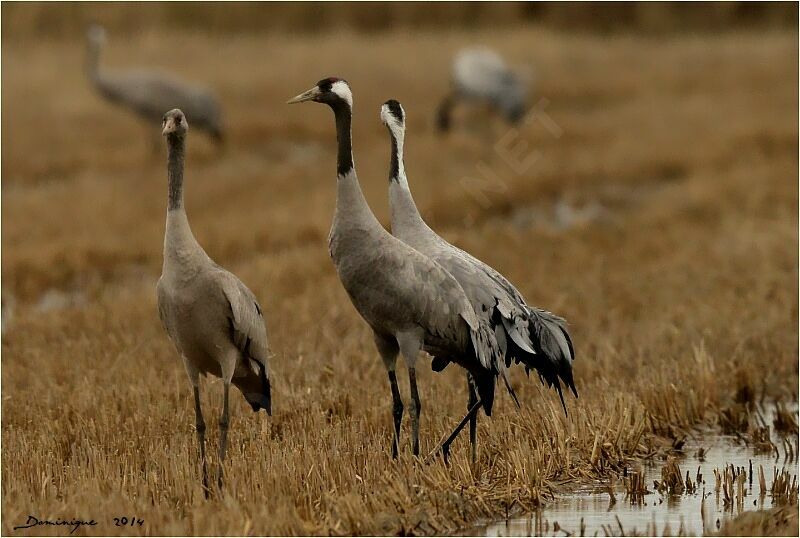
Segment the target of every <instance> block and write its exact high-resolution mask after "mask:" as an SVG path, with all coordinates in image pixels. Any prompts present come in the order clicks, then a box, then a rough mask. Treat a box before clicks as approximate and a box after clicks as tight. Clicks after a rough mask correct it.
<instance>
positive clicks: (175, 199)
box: [164, 135, 205, 269]
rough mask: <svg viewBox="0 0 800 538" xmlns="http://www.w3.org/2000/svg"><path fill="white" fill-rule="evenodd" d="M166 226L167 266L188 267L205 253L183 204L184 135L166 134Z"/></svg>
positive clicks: (165, 250)
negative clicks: (167, 187)
mask: <svg viewBox="0 0 800 538" xmlns="http://www.w3.org/2000/svg"><path fill="white" fill-rule="evenodd" d="M167 144H168V158H167V177H168V184H169V189H168V195H167V229H166V233H165V235H164V266H165V268H166V267H173V266H174V267H178V268H184V269H185V268H189V267H190V266H191V264H189V263H187V262H188V261H190V260H192V259H193V258H194V257H196V256H198V255H201V254H200V253H202V256H203V257H205V252H204V251H203V249H202V248H201V247H200V245H199V244H198V243H197V240H196V239H195V238H194V234H192V229H191V228H190V227H189V219H188V217H187V216H186V210H185V209H184V206H183V163H184V155H185V150H186V139H185V138H184V137H181V136H176V135H169V136H168V137H167Z"/></svg>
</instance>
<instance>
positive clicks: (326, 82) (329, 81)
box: [317, 77, 346, 92]
mask: <svg viewBox="0 0 800 538" xmlns="http://www.w3.org/2000/svg"><path fill="white" fill-rule="evenodd" d="M340 80H341V81H344V79H341V78H339V77H328V78H323V79H322V80H320V81H319V82H317V87H319V89H320V90H321V91H323V92H329V91H331V87H332V86H333V84H334V83H335V82H339V81H340ZM345 82H346V81H345Z"/></svg>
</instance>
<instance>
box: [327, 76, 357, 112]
mask: <svg viewBox="0 0 800 538" xmlns="http://www.w3.org/2000/svg"><path fill="white" fill-rule="evenodd" d="M331 91H332V92H333V93H335V94H336V95H338V96H339V97H341V98H342V99H344V100H345V101H346V102H347V104H348V105H350V108H352V107H353V94H352V93H351V92H350V87H349V86H348V85H347V83H345V82H343V81H341V80H338V81H336V82H334V83H333V85H332V86H331Z"/></svg>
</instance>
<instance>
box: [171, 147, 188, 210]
mask: <svg viewBox="0 0 800 538" xmlns="http://www.w3.org/2000/svg"><path fill="white" fill-rule="evenodd" d="M167 144H168V154H167V178H168V180H169V181H168V183H169V194H168V198H167V202H168V203H167V211H177V210H179V211H183V163H184V160H185V155H186V139H185V138H184V137H181V136H175V135H169V136H168V137H167Z"/></svg>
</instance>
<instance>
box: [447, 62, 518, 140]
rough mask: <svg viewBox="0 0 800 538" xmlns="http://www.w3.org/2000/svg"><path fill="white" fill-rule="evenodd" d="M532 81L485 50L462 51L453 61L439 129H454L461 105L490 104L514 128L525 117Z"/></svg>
mask: <svg viewBox="0 0 800 538" xmlns="http://www.w3.org/2000/svg"><path fill="white" fill-rule="evenodd" d="M529 78H530V77H529V76H527V75H526V74H524V73H521V72H515V71H514V70H512V69H511V68H510V67H509V66H508V65H506V63H505V61H504V60H503V58H501V57H500V55H499V54H497V53H496V52H495V51H493V50H491V49H489V48H486V47H475V48H466V49H462V50H460V51H459V52H458V53H457V54H456V56H455V58H454V59H453V67H452V73H451V86H452V88H451V90H450V93H448V94H447V96H445V98H444V99H443V100H442V102H441V104H440V105H439V109H438V112H437V127H438V128H439V130H440V131H447V130H449V129H450V127H451V126H452V112H453V108H454V107H455V106H456V104H458V103H459V102H464V103H472V104H479V103H481V104H487V105H489V107H490V108H491V109H492V110H493V111H494V112H495V113H497V114H498V115H500V116H501V117H503V118H504V119H505V120H506V121H508V122H509V123H511V124H516V123H517V122H519V121H520V120H521V119H522V117H523V115H524V114H525V101H526V99H527V97H528V85H529V80H528V79H529Z"/></svg>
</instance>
